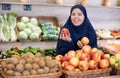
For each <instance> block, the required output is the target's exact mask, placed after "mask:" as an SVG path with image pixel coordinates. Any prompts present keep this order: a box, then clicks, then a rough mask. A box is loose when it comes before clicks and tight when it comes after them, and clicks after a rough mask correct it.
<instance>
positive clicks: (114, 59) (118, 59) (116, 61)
mask: <svg viewBox="0 0 120 78" xmlns="http://www.w3.org/2000/svg"><path fill="white" fill-rule="evenodd" d="M110 65H111V66H113V67H114V66H115V67H120V54H115V55H112V56H111V57H110Z"/></svg>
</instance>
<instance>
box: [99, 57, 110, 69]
mask: <svg viewBox="0 0 120 78" xmlns="http://www.w3.org/2000/svg"><path fill="white" fill-rule="evenodd" d="M109 64H110V62H109V61H108V60H107V59H101V60H100V61H99V67H100V68H101V69H105V68H108V67H109Z"/></svg>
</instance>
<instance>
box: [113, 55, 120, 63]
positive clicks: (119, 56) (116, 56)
mask: <svg viewBox="0 0 120 78" xmlns="http://www.w3.org/2000/svg"><path fill="white" fill-rule="evenodd" d="M114 57H115V60H116V62H118V61H119V60H120V54H115V56H114Z"/></svg>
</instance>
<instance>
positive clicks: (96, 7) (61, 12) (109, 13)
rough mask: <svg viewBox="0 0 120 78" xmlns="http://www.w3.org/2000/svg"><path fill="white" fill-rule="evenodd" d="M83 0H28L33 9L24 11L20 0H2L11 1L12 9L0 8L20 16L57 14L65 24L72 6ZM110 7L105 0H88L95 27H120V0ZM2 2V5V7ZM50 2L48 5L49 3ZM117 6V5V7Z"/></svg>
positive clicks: (113, 2)
mask: <svg viewBox="0 0 120 78" xmlns="http://www.w3.org/2000/svg"><path fill="white" fill-rule="evenodd" d="M80 1H81V0H69V1H68V0H63V2H64V3H63V4H62V5H50V4H55V0H27V4H33V5H32V11H24V10H23V4H19V3H18V2H19V0H0V3H1V4H2V3H5V2H6V3H8V2H11V3H12V5H11V10H10V11H6V10H5V11H4V10H2V8H0V14H4V13H7V12H17V13H18V15H19V16H56V17H57V18H58V20H59V22H60V24H64V23H65V22H66V20H67V18H68V16H69V12H70V8H71V6H72V5H74V4H78V3H80ZM110 1H111V6H110V7H103V6H101V5H102V2H103V0H87V6H85V7H86V9H87V12H88V17H89V19H90V21H91V22H92V24H93V26H94V28H95V29H104V28H107V29H111V30H112V29H119V28H120V14H119V13H120V6H118V5H119V4H120V0H110ZM16 2H17V3H16ZM1 4H0V7H2V6H1ZM47 4H48V5H47ZM116 6H117V7H116Z"/></svg>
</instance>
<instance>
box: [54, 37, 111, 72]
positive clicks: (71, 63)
mask: <svg viewBox="0 0 120 78" xmlns="http://www.w3.org/2000/svg"><path fill="white" fill-rule="evenodd" d="M84 39H85V40H84ZM84 39H82V40H81V42H82V41H83V42H82V43H85V44H86V45H84V46H83V47H82V49H81V50H76V51H74V50H70V51H69V52H67V53H66V54H65V55H64V56H63V55H57V56H56V57H55V59H56V60H58V61H59V62H60V65H61V68H62V69H64V70H68V71H85V70H94V69H106V68H108V67H109V66H110V59H109V58H108V57H106V55H105V54H104V52H103V51H102V50H99V49H97V48H91V47H90V46H89V45H87V44H88V43H89V41H88V39H87V38H85V37H84ZM85 41H86V42H85Z"/></svg>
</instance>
